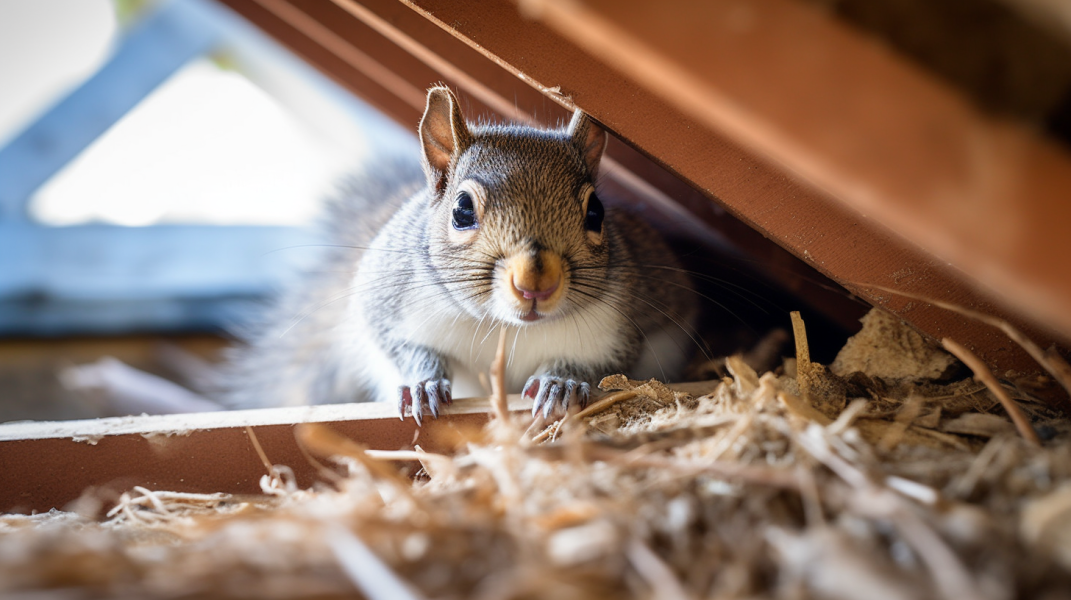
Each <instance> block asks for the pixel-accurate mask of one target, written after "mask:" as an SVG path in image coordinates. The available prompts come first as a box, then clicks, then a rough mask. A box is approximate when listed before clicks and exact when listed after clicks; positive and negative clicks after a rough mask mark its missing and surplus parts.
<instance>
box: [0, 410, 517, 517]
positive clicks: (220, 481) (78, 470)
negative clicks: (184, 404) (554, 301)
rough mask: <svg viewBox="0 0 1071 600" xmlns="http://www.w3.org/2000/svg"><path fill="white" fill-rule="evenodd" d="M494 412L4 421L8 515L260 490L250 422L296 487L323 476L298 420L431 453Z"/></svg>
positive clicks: (2, 465) (1, 456)
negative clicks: (297, 430)
mask: <svg viewBox="0 0 1071 600" xmlns="http://www.w3.org/2000/svg"><path fill="white" fill-rule="evenodd" d="M510 409H511V410H513V411H524V410H530V409H531V400H522V399H521V398H520V396H511V397H510ZM488 411H489V405H488V402H487V400H486V399H478V400H477V399H469V400H465V399H461V400H456V401H455V402H454V404H453V405H452V406H450V407H448V408H447V409H446V411H445V414H444V415H442V416H440V418H439V419H430V418H429V419H428V420H427V421H425V423H424V426H423V427H422V428H418V427H417V426H416V424H415V423H414V422H413V420H412V419H407V420H406V421H401V420H400V419H398V417H397V415H396V413H395V408H394V407H393V406H388V405H386V404H382V403H367V404H332V405H322V406H311V407H291V408H271V409H258V410H243V411H228V412H220V413H199V414H189V415H160V416H141V417H119V418H110V419H93V420H87V421H65V422H61V421H57V422H22V423H5V424H0V511H5V512H31V511H38V512H41V511H47V510H49V509H51V508H58V509H62V508H63V507H65V506H67V505H68V504H69V503H70V502H72V501H74V500H76V499H77V498H79V497H80V496H81V495H82V493H83V491H84V490H88V489H96V490H97V491H98V492H99V493H100V494H101V495H102V496H103V497H104V499H105V501H108V500H111V501H114V500H115V499H116V498H117V495H118V493H120V492H123V491H126V490H129V489H130V488H131V487H133V486H135V485H140V486H144V487H146V488H149V489H152V490H167V491H178V492H194V493H215V492H224V493H229V494H259V493H261V488H260V484H259V482H260V478H261V476H263V475H265V474H266V471H265V468H264V465H263V464H262V463H261V461H260V458H259V457H258V456H257V453H256V451H255V449H254V447H253V445H252V442H251V441H250V439H249V436H248V435H247V433H246V427H247V426H248V427H251V428H252V429H253V431H254V433H255V435H256V437H257V440H258V441H259V442H260V444H261V446H262V447H263V449H264V452H265V454H267V456H268V459H269V460H270V461H271V462H272V463H273V464H277V465H286V466H288V467H290V468H291V469H293V471H294V474H295V476H296V479H297V484H298V485H299V486H300V487H302V488H307V487H308V486H310V485H312V483H313V482H314V481H315V480H317V479H318V476H317V472H316V468H315V467H314V466H313V465H312V464H311V463H310V462H309V461H308V459H307V458H306V457H305V455H304V454H303V453H302V451H301V450H300V449H299V448H298V446H297V442H296V441H295V439H294V433H293V428H294V425H295V424H297V423H323V424H325V425H328V426H329V427H331V428H332V429H334V430H335V431H337V432H339V433H341V434H343V435H346V436H348V437H350V438H352V439H354V440H356V441H358V442H360V443H361V444H363V445H365V446H366V447H368V448H370V449H375V450H399V449H412V448H413V447H414V445H417V444H419V445H420V446H421V448H423V449H424V450H425V451H428V452H450V451H451V450H452V449H453V448H454V446H455V444H456V443H457V442H458V437H457V436H458V431H463V430H465V429H468V430H469V431H473V430H477V429H478V428H480V427H482V426H483V425H484V424H486V423H487V421H488V419H489V415H488Z"/></svg>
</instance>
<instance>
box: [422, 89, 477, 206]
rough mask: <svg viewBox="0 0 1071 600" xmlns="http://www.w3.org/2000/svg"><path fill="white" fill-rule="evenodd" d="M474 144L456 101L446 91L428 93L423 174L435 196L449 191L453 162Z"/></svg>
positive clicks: (423, 120)
mask: <svg viewBox="0 0 1071 600" xmlns="http://www.w3.org/2000/svg"><path fill="white" fill-rule="evenodd" d="M471 143H472V133H470V132H469V127H468V125H466V124H465V117H464V116H463V115H462V114H461V108H460V107H459V106H458V103H457V97H455V96H454V93H453V92H451V91H450V90H449V89H448V88H446V87H433V88H431V89H430V90H428V104H427V106H426V107H425V108H424V116H423V118H421V119H420V144H421V145H422V146H423V149H424V173H426V174H427V176H428V184H429V185H431V186H432V188H434V189H435V191H436V193H438V192H441V191H442V190H443V188H445V187H446V173H447V171H448V170H449V168H450V161H451V160H452V159H453V158H454V157H455V156H458V155H460V154H461V153H462V152H464V151H465V149H466V148H468V147H469V144H471Z"/></svg>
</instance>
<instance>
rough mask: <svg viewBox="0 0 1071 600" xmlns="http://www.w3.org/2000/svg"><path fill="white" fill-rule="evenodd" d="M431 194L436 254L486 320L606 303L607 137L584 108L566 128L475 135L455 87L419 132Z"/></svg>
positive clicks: (456, 295)
mask: <svg viewBox="0 0 1071 600" xmlns="http://www.w3.org/2000/svg"><path fill="white" fill-rule="evenodd" d="M420 133H421V141H422V143H423V147H424V168H425V173H426V174H427V176H428V184H429V187H430V188H431V190H432V192H433V193H432V197H431V199H430V201H429V202H430V204H429V206H428V208H427V209H428V210H429V211H431V212H432V215H431V217H432V218H430V219H428V220H427V221H426V222H427V227H428V228H429V231H428V232H427V234H428V235H427V239H428V240H429V249H428V250H429V252H428V254H429V256H430V258H431V261H432V263H433V264H434V265H435V267H436V272H437V273H440V274H441V281H440V283H441V284H442V285H443V286H444V287H445V288H446V289H447V290H448V292H449V294H450V295H451V296H452V298H453V299H454V301H455V302H457V303H458V304H459V305H460V306H461V307H462V308H464V309H465V310H466V312H468V313H469V314H471V315H472V316H474V317H477V318H481V319H482V318H488V317H490V318H493V319H497V320H501V321H505V322H508V323H511V324H514V325H528V324H533V323H536V322H539V321H542V320H545V319H552V318H555V317H557V316H560V315H562V314H566V313H568V312H569V311H572V310H577V309H580V308H582V307H584V306H586V305H589V304H591V303H592V302H597V301H598V300H599V296H600V295H601V293H602V290H601V289H599V286H597V285H593V283H592V282H597V281H599V280H600V276H601V273H602V272H604V271H605V269H606V267H607V264H608V262H609V259H610V257H609V250H608V244H607V243H606V241H607V240H606V238H607V235H609V234H610V232H607V231H606V230H605V229H606V226H607V223H606V222H605V220H604V216H605V212H604V208H603V205H602V203H601V201H600V200H599V199H598V197H597V196H596V194H595V187H594V185H593V181H594V178H595V175H596V173H597V168H598V162H599V159H600V158H601V156H602V151H603V148H604V147H605V144H606V134H605V132H603V131H602V129H601V128H599V127H598V125H596V124H595V123H593V122H591V121H590V120H589V119H588V118H587V117H586V116H585V115H583V114H582V113H580V112H579V111H578V112H577V113H576V114H575V115H574V117H573V119H572V121H571V122H570V124H569V126H568V127H567V128H565V129H564V130H557V131H544V130H537V129H532V128H529V127H517V126H484V127H476V128H472V129H470V128H469V126H468V125H467V124H466V123H465V121H464V118H463V117H462V115H461V113H460V110H459V109H458V105H457V100H456V98H455V97H454V96H453V94H451V93H450V92H449V90H447V89H446V88H435V89H433V90H431V92H430V93H429V95H428V108H427V110H426V112H425V114H424V118H423V119H422V121H421V125H420Z"/></svg>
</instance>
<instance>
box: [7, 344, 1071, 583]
mask: <svg viewBox="0 0 1071 600" xmlns="http://www.w3.org/2000/svg"><path fill="white" fill-rule="evenodd" d="M800 325H801V327H802V324H800ZM889 343H890V344H892V345H893V346H894V347H899V344H901V338H899V337H898V336H893V337H891V338H889ZM805 347H806V346H805V345H804V346H803V348H804V349H805ZM795 364H796V368H797V369H798V370H799V372H798V373H792V372H791V370H788V373H787V374H786V372H785V370H784V369H779V370H778V371H775V372H765V373H762V374H760V373H758V372H756V371H755V370H754V369H752V368H751V367H750V366H748V364H747V363H746V362H744V361H743V360H742V359H741V358H739V357H730V358H728V359H727V360H726V368H727V370H728V372H729V375H728V376H726V377H724V378H723V379H721V380H717V381H711V382H706V383H705V384H701V385H696V386H692V387H691V388H690V390H689V391H690V393H685V392H682V391H680V390H676V389H671V388H668V387H666V386H663V385H661V384H659V383H657V382H653V381H652V382H638V381H629V380H627V379H625V378H624V377H620V376H617V377H612V378H607V379H606V380H604V382H603V385H602V387H603V388H604V389H606V390H608V391H610V393H609V394H608V395H606V396H604V397H603V398H602V399H601V400H599V402H597V403H595V404H593V405H591V406H589V407H588V408H587V409H585V410H584V411H581V412H574V413H572V414H570V415H568V416H567V417H566V418H564V419H562V420H560V421H557V422H555V423H550V424H543V423H541V422H536V423H532V422H531V420H530V417H523V418H522V417H521V416H519V415H516V414H514V415H512V416H507V413H506V412H505V410H504V409H501V408H500V409H499V410H498V411H497V412H496V415H497V416H496V418H495V419H494V420H493V421H492V422H491V424H490V426H489V427H488V428H486V429H483V430H477V429H471V430H466V429H462V428H458V429H456V430H455V431H454V435H456V436H457V438H458V441H460V442H463V443H462V444H461V446H462V447H463V448H464V450H462V451H460V452H459V453H457V454H456V455H453V456H446V455H441V454H432V453H425V452H422V451H420V450H419V449H417V450H415V451H397V452H383V451H366V450H365V449H364V448H363V447H362V446H361V445H360V444H359V443H357V442H356V441H354V440H350V439H347V438H344V437H342V436H340V435H339V434H337V433H335V432H334V431H332V430H331V429H329V428H327V427H325V426H323V425H315V424H305V425H299V426H298V427H297V428H296V429H295V434H296V436H297V438H298V440H299V442H300V443H301V445H302V446H303V447H304V448H305V449H306V450H307V451H308V453H309V460H313V461H316V463H317V464H318V465H319V467H318V468H320V471H321V482H320V483H318V484H316V485H315V486H313V487H312V488H309V489H299V488H298V487H297V486H296V485H295V484H294V481H293V478H292V476H291V475H290V472H289V470H288V468H287V467H286V466H285V465H272V464H271V457H270V456H264V457H263V459H264V461H265V475H264V478H263V479H262V481H261V486H262V489H263V491H264V494H263V495H262V496H250V497H237V496H229V495H223V494H208V495H196V494H180V493H171V492H167V491H165V490H148V489H144V488H136V489H132V490H130V491H129V492H127V493H126V494H124V495H123V497H122V499H121V501H120V502H119V503H118V504H117V505H115V506H111V507H109V506H100V503H99V501H96V500H95V499H94V498H93V497H92V496H89V495H87V496H85V497H83V499H82V500H80V501H79V502H77V503H75V505H73V506H71V507H69V508H70V510H68V511H53V512H50V513H47V514H38V515H32V516H26V515H5V516H2V517H0V592H3V593H6V594H12V593H16V592H30V591H39V590H52V591H57V590H64V591H66V592H69V593H70V595H71V597H78V598H81V597H97V596H108V597H185V596H201V595H211V596H213V597H224V598H227V597H234V598H249V597H257V598H282V597H288V598H291V597H301V598H304V597H315V598H331V597H342V596H353V595H361V596H364V597H367V598H374V599H378V598H392V599H393V598H431V597H435V598H480V599H497V598H633V597H634V598H673V599H678V598H679V599H685V598H706V597H752V598H845V599H847V598H880V599H890V600H896V599H901V598H903V599H908V598H944V599H949V600H951V599H960V598H983V599H994V600H997V599H1004V598H1013V597H1052V598H1058V597H1066V594H1067V590H1069V589H1071V551H1069V550H1068V549H1069V547H1071V546H1069V544H1071V542H1069V540H1071V427H1069V426H1068V424H1067V422H1066V421H1065V420H1064V419H1063V418H1062V417H1061V416H1060V415H1058V414H1056V413H1054V412H1053V410H1052V409H1051V408H1049V407H1048V405H1047V404H1045V403H1043V402H1040V401H1038V400H1037V399H1036V397H1035V396H1034V395H1033V393H1032V392H1031V391H1030V389H1027V388H1025V387H1023V386H1022V385H1019V384H1017V383H1016V382H1012V381H1002V382H1001V385H1002V387H1003V388H1004V390H1005V392H1006V393H1007V394H1008V395H1009V396H1010V397H1011V398H1012V399H1013V401H1014V402H1015V403H1016V404H1017V405H1018V406H1019V408H1020V409H1021V410H1022V411H1023V412H1024V414H1026V415H1027V416H1028V419H1029V421H1030V426H1031V427H1032V428H1033V429H1034V430H1035V431H1036V432H1037V433H1038V435H1039V437H1040V438H1041V439H1042V440H1043V443H1042V444H1041V445H1040V446H1039V445H1034V444H1032V443H1030V442H1028V441H1026V440H1025V439H1024V438H1023V436H1022V435H1021V434H1020V432H1019V431H1017V430H1016V428H1015V426H1014V425H1013V424H1012V423H1011V422H1010V421H1009V420H1008V418H1007V416H1006V413H1005V412H1004V411H1003V409H1002V407H1001V405H1000V403H999V402H998V400H997V399H995V398H994V397H993V396H992V395H991V392H990V391H989V390H988V389H987V388H986V386H985V385H981V384H978V383H976V382H975V381H973V380H972V379H964V380H960V381H952V382H943V381H922V380H919V381H915V382H914V383H912V384H904V383H902V382H901V381H898V380H897V381H893V380H884V379H882V378H881V377H879V376H876V375H873V374H870V375H868V374H865V373H853V374H849V375H847V376H840V375H837V374H835V373H833V372H830V371H829V370H828V369H825V367H823V366H822V365H817V364H815V363H811V362H810V360H809V357H807V356H806V355H805V353H804V354H800V355H798V356H797V357H796V361H795ZM804 371H805V372H806V373H804ZM1034 383H1035V384H1037V383H1038V382H1036V381H1035V382H1034ZM1050 385H1051V383H1050ZM57 476H60V475H59V474H57Z"/></svg>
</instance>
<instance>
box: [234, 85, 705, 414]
mask: <svg viewBox="0 0 1071 600" xmlns="http://www.w3.org/2000/svg"><path fill="white" fill-rule="evenodd" d="M455 102H456V101H455ZM429 106H430V101H429ZM455 110H456V108H455ZM427 119H428V117H427V116H425V120H427ZM461 123H462V126H463V121H462V122H461ZM589 124H590V122H588V121H587V120H586V118H582V119H580V121H579V126H580V127H581V128H583V127H587V126H588V125H589ZM577 125H578V120H577V119H574V122H573V124H572V126H573V127H576V126H577ZM591 126H592V127H594V125H593V124H591ZM422 127H423V125H422ZM583 133H584V131H581V132H579V133H577V132H575V131H573V132H571V131H570V130H569V129H568V128H566V129H561V130H551V131H546V130H539V129H534V128H529V127H522V126H513V125H482V126H468V127H467V128H466V129H465V130H464V131H462V132H461V134H463V135H462V136H461V137H460V138H458V139H460V140H461V143H460V144H459V147H457V148H455V149H454V150H455V152H454V154H453V156H452V158H451V160H450V162H449V167H448V171H447V172H446V173H445V174H444V173H442V172H439V171H435V170H434V169H432V170H429V167H428V161H427V160H426V159H425V161H424V165H423V168H424V172H425V175H424V176H423V177H422V176H421V165H420V164H419V163H418V162H417V161H416V160H415V157H414V160H413V161H411V162H410V163H401V162H397V161H392V162H387V163H380V164H376V165H374V166H372V167H370V168H369V169H367V170H366V171H365V172H364V173H363V174H362V175H360V176H358V177H357V178H355V179H354V180H353V181H352V182H351V183H350V184H349V185H348V186H347V188H346V193H345V194H343V196H342V197H341V198H340V199H339V200H337V201H335V202H333V203H332V204H331V205H330V212H329V217H328V219H327V223H328V233H329V235H330V237H331V238H332V241H331V242H330V243H332V244H337V245H340V246H347V247H349V248H334V249H332V250H331V251H330V252H328V256H327V257H326V259H325V261H324V262H325V265H324V268H323V269H322V270H318V271H317V272H314V273H310V275H309V276H308V277H307V278H306V280H305V281H303V282H302V283H301V285H298V286H295V287H294V288H293V289H291V290H288V291H287V293H286V294H284V295H283V297H282V298H281V299H280V300H279V302H278V305H277V306H276V307H275V308H274V309H273V310H272V311H271V313H270V315H269V317H268V318H267V319H266V320H265V322H264V323H262V324H261V325H260V326H259V328H257V329H256V331H255V332H254V333H253V334H252V335H251V336H250V337H249V338H248V339H249V344H248V346H247V347H245V348H241V349H238V350H236V351H235V354H234V357H233V360H232V362H231V367H230V371H229V375H228V376H227V379H228V384H227V387H228V388H230V392H229V398H230V402H231V404H235V405H240V406H278V405H293V404H304V403H310V404H316V403H330V402H350V401H364V400H385V401H393V402H398V403H399V406H403V405H404V406H409V405H410V404H411V405H412V409H413V413H414V416H415V417H417V418H418V420H419V418H420V416H421V414H422V413H423V410H424V408H423V407H424V402H427V403H428V409H429V410H431V412H432V413H433V414H437V413H438V410H439V406H440V404H442V403H446V402H449V398H450V395H449V386H450V379H451V378H453V376H454V375H455V374H456V372H457V371H459V370H464V371H466V372H468V371H472V372H483V371H484V370H485V368H486V364H487V362H488V360H489V359H488V356H487V353H486V352H484V351H483V350H481V348H484V347H485V346H486V345H487V342H486V340H487V339H488V338H493V339H497V336H498V331H497V329H495V327H497V326H499V325H501V323H502V322H503V321H502V317H501V314H500V312H501V310H500V308H496V305H495V304H494V302H495V300H494V298H495V294H497V293H500V290H497V289H496V287H495V286H496V280H495V274H496V270H499V269H501V268H502V260H503V259H504V258H505V257H507V256H510V255H513V254H517V253H524V252H538V251H539V250H549V251H551V252H554V253H557V254H558V255H560V256H561V257H562V259H563V265H564V266H563V271H564V281H565V284H564V285H565V290H566V292H565V296H564V298H563V300H562V303H561V305H560V308H559V309H558V313H557V314H556V315H555V316H554V318H548V319H547V320H546V321H537V322H534V323H520V322H516V323H512V322H511V323H509V324H508V326H509V327H510V329H511V330H516V333H515V334H514V335H515V336H516V338H515V343H514V344H513V348H512V351H513V352H514V353H515V354H516V356H517V357H522V358H518V359H517V360H516V361H514V362H515V363H516V364H518V365H519V364H523V363H524V360H523V356H525V355H526V354H525V353H531V352H533V351H538V353H540V354H539V356H546V357H549V358H547V359H546V360H543V359H542V358H540V359H539V360H540V361H541V362H540V366H539V367H538V368H536V369H535V370H534V372H527V373H520V372H513V371H510V369H511V367H512V366H513V364H514V362H511V364H510V366H508V367H507V380H508V382H509V387H510V388H511V389H510V390H509V391H511V392H519V391H521V389H519V388H521V387H528V384H529V383H531V382H533V381H534V382H536V383H538V389H536V388H535V386H534V384H533V385H532V389H531V390H530V393H531V395H532V396H534V397H535V398H536V403H535V408H536V409H540V410H545V411H546V412H547V413H548V414H549V412H550V411H551V410H552V409H556V408H558V407H561V406H565V405H567V404H569V403H570V402H581V403H582V402H584V401H586V399H587V398H586V397H587V394H588V389H589V386H590V387H594V385H596V384H598V382H599V380H600V379H601V378H602V377H603V376H605V375H608V374H611V373H618V372H623V373H632V371H633V368H634V367H636V366H637V364H638V363H639V362H640V359H641V355H643V354H644V351H645V349H646V350H648V352H649V351H650V350H651V349H653V348H654V345H653V344H652V340H653V339H654V338H656V337H657V338H659V339H661V338H665V339H669V340H672V341H673V343H675V344H677V345H683V346H688V345H690V344H691V341H690V340H689V339H688V338H689V337H690V336H691V334H692V332H693V330H692V323H693V321H694V317H695V312H696V307H695V304H696V302H695V294H694V293H693V292H692V291H691V283H690V281H689V279H688V277H687V276H686V275H685V274H684V272H683V271H682V270H680V268H679V265H678V263H677V261H676V259H675V258H674V257H673V255H672V253H671V252H670V250H669V249H668V247H667V246H666V245H665V243H664V242H663V240H662V239H661V238H660V237H659V236H658V235H657V234H656V233H655V232H654V231H653V230H651V229H650V228H649V227H648V226H647V224H646V223H644V222H643V221H641V220H639V219H638V218H636V217H635V216H633V215H631V214H629V213H627V212H624V211H621V210H615V209H614V208H613V207H612V206H607V207H606V218H605V221H604V225H603V233H602V241H601V243H600V244H593V243H591V242H590V240H589V238H588V237H587V234H586V232H585V230H584V214H583V207H582V202H583V199H582V197H581V196H582V191H583V190H584V189H585V186H586V185H592V184H594V178H595V176H596V174H595V173H592V172H591V167H592V166H593V164H597V160H598V156H599V155H601V148H596V149H595V151H594V152H593V150H592V148H591V147H590V145H589V146H587V147H585V143H586V142H587V141H588V140H589V139H590V138H588V137H586V136H584V135H583ZM574 134H576V135H574ZM466 136H467V137H466ZM578 136H579V138H578ZM592 156H594V159H595V162H594V163H593V162H592V160H591V157H592ZM444 175H445V181H443V178H444ZM467 179H471V180H475V181H477V182H479V183H480V184H481V185H482V187H483V189H484V190H486V204H485V205H484V207H483V213H482V215H481V218H480V221H479V227H478V230H477V232H476V233H475V236H474V237H473V238H472V239H471V240H470V241H469V242H467V243H464V244H458V243H455V242H452V241H451V239H450V235H451V229H450V228H451V225H450V219H451V213H452V210H453V207H454V203H455V198H456V196H457V193H458V186H459V185H460V184H461V182H463V181H465V180H467ZM436 188H439V189H440V190H441V191H439V192H438V193H437V190H436ZM403 195H404V197H407V198H408V199H406V200H405V201H404V202H401V203H400V206H399V205H398V199H399V198H401V197H403ZM373 232H376V233H375V235H372V233H373ZM365 247H367V248H369V249H368V250H363V251H362V250H360V249H358V248H365ZM310 310H312V312H309V311H310ZM496 311H497V312H496ZM304 313H308V314H307V316H305V317H304V318H302V319H301V320H300V321H299V322H298V323H297V324H296V325H295V324H294V322H295V319H297V318H298V316H300V315H302V314H304ZM455 326H456V328H457V330H458V331H459V332H464V333H458V334H457V336H459V338H460V336H464V339H452V337H451V336H453V335H454V334H452V333H450V332H451V331H453V329H452V327H455ZM606 329H610V331H606ZM574 330H575V335H573V333H572V332H573V331H574ZM429 331H431V332H432V333H427V334H426V335H425V332H429ZM562 331H567V332H569V333H570V337H568V339H564V338H561V336H559V337H558V339H551V338H550V337H548V335H549V334H548V332H562ZM485 333H486V335H485ZM469 338H471V340H470V339H469ZM577 343H579V344H581V345H584V344H585V343H586V344H589V345H587V346H584V347H583V350H585V352H578V351H577V348H573V347H565V346H564V345H563V344H577ZM555 348H560V352H559V353H558V354H560V356H558V357H557V358H554V356H555ZM589 348H590V351H588V349H589ZM685 350H690V348H682V351H681V352H676V351H674V352H671V353H669V354H672V356H669V355H667V356H666V357H665V362H667V363H670V364H663V365H662V369H663V370H664V371H665V373H666V374H667V375H668V376H670V377H672V376H675V374H676V373H679V371H680V370H681V368H682V367H683V361H684V360H685V357H686V356H687V355H688V354H689V352H686V351H685ZM532 360H536V359H532ZM656 360H658V358H657V357H656ZM517 368H520V367H517ZM395 371H396V372H395ZM514 371H516V369H514ZM530 376H531V378H530ZM399 378H400V379H399ZM399 385H400V386H401V387H398V386H399ZM410 392H411V393H410ZM403 396H404V397H403ZM406 398H408V400H406Z"/></svg>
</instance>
